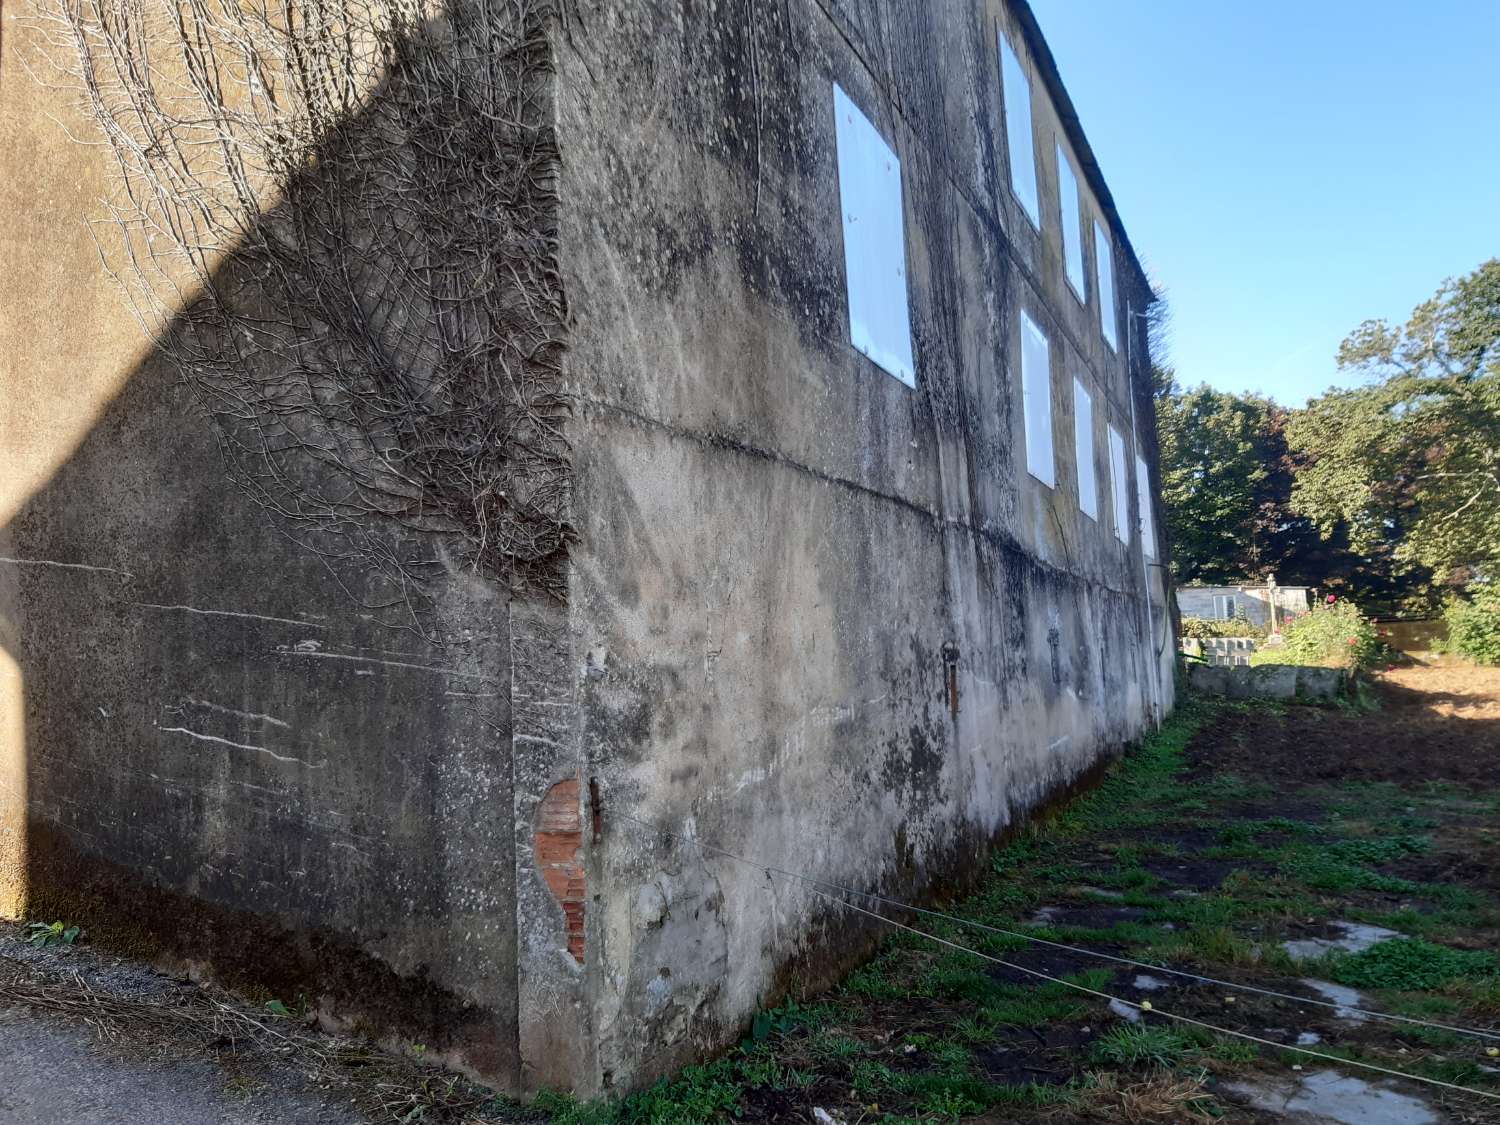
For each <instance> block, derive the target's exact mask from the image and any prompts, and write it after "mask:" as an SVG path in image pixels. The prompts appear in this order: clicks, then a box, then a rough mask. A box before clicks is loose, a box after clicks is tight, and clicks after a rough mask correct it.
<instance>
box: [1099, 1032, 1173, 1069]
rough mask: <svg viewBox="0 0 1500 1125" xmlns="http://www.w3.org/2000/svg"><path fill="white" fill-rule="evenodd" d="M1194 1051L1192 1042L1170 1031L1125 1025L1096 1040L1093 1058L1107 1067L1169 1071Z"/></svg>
mask: <svg viewBox="0 0 1500 1125" xmlns="http://www.w3.org/2000/svg"><path fill="white" fill-rule="evenodd" d="M1194 1050H1196V1047H1195V1044H1194V1043H1193V1041H1192V1040H1191V1039H1189V1038H1188V1037H1187V1036H1185V1035H1183V1034H1181V1033H1180V1032H1177V1031H1174V1030H1172V1029H1171V1028H1169V1027H1153V1026H1149V1025H1146V1024H1123V1025H1121V1026H1119V1027H1113V1028H1110V1030H1108V1031H1106V1032H1105V1033H1104V1034H1103V1035H1101V1036H1099V1038H1098V1039H1096V1040H1094V1046H1093V1048H1092V1050H1091V1051H1090V1057H1091V1058H1092V1059H1093V1060H1094V1061H1095V1062H1097V1063H1104V1064H1105V1065H1107V1066H1122V1067H1143V1066H1154V1067H1161V1068H1168V1067H1173V1066H1176V1065H1177V1064H1178V1063H1179V1062H1181V1061H1182V1060H1183V1059H1184V1058H1185V1057H1186V1056H1187V1055H1188V1054H1190V1053H1191V1052H1193V1051H1194Z"/></svg>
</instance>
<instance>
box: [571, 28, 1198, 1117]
mask: <svg viewBox="0 0 1500 1125" xmlns="http://www.w3.org/2000/svg"><path fill="white" fill-rule="evenodd" d="M576 14H577V19H576V21H575V22H574V24H573V26H572V32H571V35H570V36H569V37H568V38H567V39H566V40H565V41H563V42H561V43H560V45H559V48H558V52H557V54H558V62H559V68H560V69H559V90H558V119H559V144H560V147H561V149H562V153H563V169H564V173H563V180H562V184H561V190H560V197H561V200H562V231H563V246H564V250H563V261H564V269H565V275H566V284H567V289H568V293H569V300H570V306H571V309H572V312H573V317H574V332H573V337H572V341H571V347H570V353H569V371H570V376H571V380H572V383H573V385H574V390H575V393H576V395H577V405H576V418H575V423H574V425H573V427H572V434H573V438H574V444H575V448H576V450H577V454H576V459H575V471H576V481H575V487H576V497H577V505H576V506H577V512H578V519H579V542H578V543H577V545H576V547H575V549H574V551H573V555H572V558H573V576H572V580H571V601H570V607H569V617H570V629H571V634H572V644H573V646H574V650H573V656H574V659H575V660H576V662H577V664H578V666H579V667H580V669H581V689H580V707H581V714H580V717H579V728H578V736H579V738H580V739H581V744H582V746H583V748H584V750H585V752H586V753H587V755H588V759H589V766H588V768H589V771H590V774H591V775H592V776H593V777H595V778H596V779H597V781H598V783H599V785H600V789H601V796H602V804H603V813H602V826H603V827H602V833H601V837H600V841H599V842H598V843H597V844H596V845H594V846H593V847H592V848H591V849H590V854H589V861H588V862H589V874H588V878H589V883H590V902H591V904H592V903H593V902H595V901H597V902H598V903H599V905H598V908H597V910H595V909H594V908H593V906H592V905H591V907H590V909H591V913H590V915H589V920H588V923H587V927H586V931H587V932H586V947H587V953H586V962H585V974H586V978H587V979H586V983H585V988H586V989H587V990H588V992H589V993H590V994H591V996H592V998H593V999H592V1011H593V1020H594V1021H595V1022H594V1029H593V1035H594V1036H595V1038H596V1040H597V1043H598V1060H597V1065H598V1068H599V1069H598V1082H599V1084H600V1086H602V1087H609V1086H614V1087H617V1088H618V1087H627V1086H632V1085H636V1084H639V1083H641V1082H644V1081H646V1080H648V1079H649V1078H651V1077H652V1076H654V1075H655V1074H658V1073H660V1072H662V1071H665V1070H667V1069H669V1068H670V1067H672V1066H674V1065H676V1064H678V1063H681V1062H683V1061H686V1060H687V1059H689V1058H691V1057H694V1056H695V1055H697V1054H700V1053H701V1052H702V1051H703V1050H705V1049H707V1048H710V1047H713V1046H715V1045H718V1044H722V1043H724V1042H726V1041H728V1040H730V1039H731V1038H732V1037H733V1036H735V1035H737V1034H738V1033H739V1030H740V1029H741V1027H742V1026H743V1023H744V1021H745V1020H746V1019H747V1018H748V1017H749V1015H750V1014H751V1013H752V1012H753V1011H754V1010H755V1009H756V1008H757V1007H758V1006H760V1005H763V1004H766V1003H769V1002H772V1001H774V1000H775V999H776V998H777V997H778V996H779V995H780V994H781V993H782V992H783V990H784V989H785V987H786V984H787V981H788V979H789V976H790V975H791V974H792V973H793V972H794V971H795V972H797V973H799V974H801V977H802V980H803V981H804V982H816V981H817V980H819V979H826V977H827V975H828V974H829V973H830V972H831V971H833V970H834V969H836V968H838V967H839V966H841V965H844V964H847V963H848V961H849V959H850V958H852V957H855V956H857V955H858V954H859V952H860V950H861V949H863V948H865V944H864V943H865V942H866V941H867V940H868V938H869V937H870V936H871V931H870V930H869V929H868V928H867V927H864V926H862V925H861V924H860V923H859V920H858V919H857V918H856V919H850V918H849V917H848V916H846V915H845V914H841V913H840V911H839V910H838V909H837V908H835V907H834V906H833V905H831V904H830V903H829V902H828V901H827V900H826V899H823V898H820V897H819V896H818V895H816V894H815V893H813V892H811V891H810V890H809V888H808V887H807V886H806V885H803V884H798V883H796V882H791V881H788V880H786V879H783V878H774V879H773V878H768V876H767V874H766V873H765V872H764V871H763V870H760V869H757V868H755V867H751V866H747V865H745V864H742V863H738V862H736V861H735V860H732V859H728V858H725V857H724V856H723V855H722V854H720V852H719V851H717V850H715V851H705V850H703V848H701V847H699V846H698V845H697V844H695V843H694V842H693V841H694V840H701V841H703V842H704V844H707V845H710V846H711V847H712V848H714V849H723V850H726V851H729V852H732V853H735V854H736V855H739V856H744V857H753V858H754V859H756V860H757V861H759V862H760V863H763V864H767V865H771V866H775V867H780V868H786V869H791V870H795V871H798V872H804V873H806V874H808V875H811V876H813V877H816V878H822V879H829V880H833V881H836V882H839V883H842V884H849V885H854V886H857V887H861V888H870V889H875V888H880V889H884V890H887V891H890V892H892V893H896V894H902V895H907V894H910V895H921V894H924V893H927V892H928V891H930V890H931V889H933V888H934V887H937V886H940V885H944V884H946V883H948V882H949V881H950V880H953V879H960V880H961V879H962V878H963V877H964V873H965V871H966V870H971V868H966V864H968V862H969V861H970V860H971V859H973V858H974V857H976V856H978V855H979V854H981V850H982V849H983V848H984V847H985V846H986V844H987V843H988V842H989V841H991V840H992V839H993V838H995V836H996V835H997V834H999V833H1002V832H1003V831H1004V830H1005V829H1006V828H1007V827H1008V826H1010V825H1013V824H1015V823H1016V822H1017V821H1018V819H1019V818H1021V817H1022V816H1023V815H1024V814H1025V813H1026V811H1027V810H1029V809H1032V808H1034V807H1036V806H1037V805H1038V803H1039V802H1042V801H1043V800H1045V799H1046V797H1047V795H1048V794H1051V793H1054V792H1057V791H1058V790H1059V789H1060V787H1062V786H1065V785H1066V784H1067V783H1068V782H1069V781H1070V780H1072V779H1074V778H1077V777H1078V776H1080V774H1082V773H1083V772H1084V771H1086V770H1087V769H1088V768H1089V767H1090V766H1091V765H1093V764H1094V763H1096V762H1098V761H1099V759H1100V757H1101V756H1102V755H1104V754H1107V753H1109V752H1110V751H1112V750H1114V749H1116V748H1118V747H1120V746H1121V745H1122V744H1123V743H1125V742H1126V741H1127V740H1129V739H1131V738H1134V737H1135V736H1137V735H1139V734H1140V733H1141V732H1142V730H1143V729H1144V728H1145V727H1146V726H1147V724H1148V721H1149V716H1150V714H1151V712H1152V709H1153V706H1154V705H1155V704H1154V699H1155V692H1156V691H1157V690H1158V689H1157V686H1156V683H1155V681H1156V678H1157V676H1158V670H1159V675H1160V691H1161V693H1162V695H1161V697H1160V706H1161V707H1162V708H1166V707H1169V706H1170V704H1171V695H1170V693H1171V682H1172V677H1171V672H1170V669H1171V664H1172V660H1173V651H1174V645H1173V644H1172V643H1171V639H1170V628H1169V626H1168V625H1167V623H1166V619H1165V614H1164V612H1163V611H1164V606H1165V602H1164V598H1163V595H1162V591H1161V587H1160V579H1159V577H1156V576H1157V575H1159V574H1160V571H1159V569H1153V570H1152V572H1151V573H1152V575H1153V578H1152V589H1153V591H1154V596H1155V604H1154V606H1153V607H1152V609H1151V610H1150V612H1151V614H1152V615H1153V617H1154V623H1155V629H1156V635H1155V637H1154V638H1149V637H1148V634H1149V632H1150V626H1149V625H1148V620H1147V612H1148V611H1147V606H1146V604H1145V601H1144V599H1143V597H1142V590H1143V581H1144V578H1145V574H1146V571H1145V570H1144V568H1143V565H1142V560H1141V558H1140V555H1139V552H1138V548H1137V546H1136V544H1135V542H1133V543H1132V545H1131V546H1130V547H1128V548H1127V547H1126V546H1125V545H1123V544H1121V543H1120V542H1119V541H1118V540H1117V539H1116V538H1115V537H1114V535H1113V534H1112V532H1111V529H1110V523H1109V515H1108V513H1109V512H1110V510H1111V502H1110V493H1109V487H1110V485H1109V464H1108V454H1107V447H1106V442H1105V437H1104V434H1105V425H1106V424H1112V425H1114V426H1115V427H1116V428H1117V429H1118V430H1119V431H1120V432H1121V433H1122V434H1123V435H1125V437H1126V440H1127V443H1129V442H1130V436H1129V435H1130V433H1131V429H1132V421H1131V413H1132V404H1131V391H1130V385H1129V382H1128V375H1127V365H1126V356H1125V354H1124V347H1125V342H1124V335H1123V331H1124V325H1125V321H1124V319H1123V314H1122V321H1121V324H1122V336H1121V347H1122V353H1121V354H1118V355H1117V354H1115V353H1113V352H1111V351H1110V350H1109V349H1108V348H1107V347H1106V345H1105V344H1104V343H1103V341H1102V339H1101V336H1100V332H1099V328H1098V322H1097V311H1096V309H1095V308H1094V307H1093V306H1092V305H1090V306H1085V305H1082V304H1080V303H1079V302H1078V301H1077V300H1076V299H1075V298H1074V297H1073V296H1072V295H1071V294H1070V293H1069V292H1068V291H1067V290H1066V289H1065V287H1064V286H1065V283H1064V281H1063V273H1062V264H1061V248H1060V238H1059V212H1058V202H1057V190H1056V168H1055V158H1054V144H1053V139H1054V135H1055V134H1056V133H1057V132H1058V131H1059V121H1058V116H1057V112H1056V110H1055V107H1054V106H1053V105H1052V103H1051V102H1050V101H1049V98H1048V95H1047V93H1046V92H1045V89H1044V88H1043V85H1042V83H1041V81H1040V80H1038V81H1036V82H1035V83H1034V94H1033V104H1034V108H1035V118H1036V120H1035V134H1036V137H1037V150H1038V154H1039V159H1040V181H1041V184H1040V187H1041V198H1042V209H1043V222H1042V230H1041V232H1040V233H1038V232H1037V231H1035V230H1034V229H1032V228H1031V227H1030V226H1029V224H1028V222H1027V220H1026V219H1025V217H1024V216H1023V214H1022V212H1021V210H1020V207H1019V204H1017V202H1016V201H1015V199H1014V198H1013V197H1012V195H1011V193H1010V191H1009V188H1008V183H1009V181H1008V179H1007V175H1006V168H1005V164H1004V161H1005V155H1004V153H1005V147H1004V143H1003V133H1002V131H1001V121H1002V114H1001V106H1000V95H999V88H998V63H997V49H996V39H995V33H996V28H997V24H998V26H1003V27H1006V28H1007V29H1008V30H1010V31H1011V32H1012V33H1013V34H1015V29H1014V27H1013V25H1012V16H1011V13H1010V11H1009V10H1008V9H1007V8H1006V7H1005V6H1003V5H1001V4H999V3H992V4H982V3H972V2H970V0H944V2H941V3H932V4H911V5H885V4H860V3H827V4H824V3H820V2H818V0H793V2H792V3H790V4H787V5H763V6H759V7H756V6H751V7H747V8H746V9H745V10H744V12H743V13H740V12H738V11H736V12H735V13H734V15H733V17H732V18H728V17H726V15H725V14H724V13H723V12H716V11H714V10H713V9H712V8H711V7H710V6H708V5H697V4H675V3H666V2H662V3H637V4H632V5H629V6H621V5H617V4H607V3H603V2H602V0H601V2H598V3H581V4H579V5H577V6H576ZM1016 41H1017V42H1018V43H1019V44H1020V49H1021V50H1022V53H1023V55H1025V56H1026V57H1027V58H1028V59H1029V57H1030V56H1029V49H1028V47H1027V45H1026V43H1025V42H1024V41H1023V38H1022V36H1020V35H1019V34H1016ZM835 82H837V83H838V84H839V85H840V86H841V87H843V89H845V90H846V91H847V92H848V93H849V94H850V96H851V97H852V98H853V99H854V100H855V101H856V103H857V104H859V105H860V107H861V108H862V110H863V111H864V112H865V113H866V115H867V116H869V117H870V118H871V120H872V121H874V122H875V124H876V125H877V127H878V128H879V129H880V131H881V133H882V134H883V136H884V137H885V138H886V140H887V141H888V142H889V143H890V144H892V145H893V146H894V148H895V150H896V152H897V154H898V156H899V158H900V160H901V164H902V174H903V179H904V206H905V226H906V232H907V233H906V238H907V260H908V277H909V279H910V304H911V313H912V329H913V335H914V340H915V351H916V364H917V368H918V385H917V387H916V389H915V390H913V389H909V388H908V387H906V386H905V385H903V384H902V383H900V382H898V381H897V380H896V379H894V378H892V377H890V376H889V375H887V374H885V373H884V372H883V371H881V370H880V369H878V368H877V367H876V366H874V365H873V364H872V363H871V362H870V361H869V360H867V359H865V358H864V357H863V356H862V355H860V354H858V353H857V352H855V351H854V350H853V349H852V348H851V347H850V344H849V338H848V328H847V323H848V322H847V311H846V305H845V290H844V276H843V271H844V264H843V256H842V248H841V247H842V244H841V237H842V236H841V231H840V217H839V216H840V205H839V196H838V181H837V173H836V158H835V147H834V119H833V108H832V105H833V102H832V98H833V94H832V86H833V83H835ZM1083 194H1084V198H1085V206H1086V207H1087V208H1089V211H1090V213H1091V214H1097V213H1099V203H1098V200H1097V198H1096V197H1095V194H1094V192H1093V191H1092V190H1091V188H1090V186H1089V185H1088V184H1087V183H1085V184H1083ZM1115 243H1116V246H1117V247H1119V246H1121V245H1122V239H1121V238H1120V237H1119V235H1118V232H1117V234H1116V238H1115ZM1092 252H1093V250H1092V237H1091V235H1090V237H1089V239H1088V254H1089V270H1090V273H1092V270H1093V263H1092ZM1115 273H1116V277H1117V279H1118V281H1117V285H1118V287H1119V289H1120V290H1121V291H1122V294H1123V296H1124V297H1125V298H1127V299H1128V300H1129V301H1130V302H1131V303H1132V305H1133V307H1134V308H1135V309H1137V310H1139V309H1141V308H1143V306H1144V304H1145V302H1146V300H1147V299H1148V298H1147V294H1146V293H1145V292H1144V291H1143V287H1142V285H1141V283H1140V282H1139V280H1138V277H1137V275H1136V272H1135V270H1134V268H1133V267H1132V265H1131V263H1130V262H1129V261H1128V259H1127V258H1126V256H1125V254H1124V253H1123V252H1120V253H1117V261H1116V266H1115ZM1090 299H1091V300H1093V299H1095V298H1094V297H1093V296H1092V295H1091V297H1090ZM1023 309H1024V310H1026V311H1027V312H1028V313H1029V314H1030V315H1031V316H1032V317H1033V318H1034V319H1035V320H1037V321H1038V322H1039V323H1040V324H1041V325H1042V326H1043V327H1044V328H1045V330H1046V331H1047V333H1048V334H1049V336H1050V338H1051V341H1052V364H1053V370H1052V385H1053V417H1054V425H1055V441H1054V444H1055V447H1056V450H1057V453H1058V457H1057V474H1058V480H1057V487H1056V488H1054V489H1049V488H1046V487H1044V486H1042V485H1041V484H1039V483H1038V482H1037V481H1035V480H1033V479H1032V478H1030V477H1028V476H1027V475H1026V472H1025V469H1024V464H1025V461H1024V454H1023V452H1022V414H1021V408H1020V403H1021V394H1020V387H1019V378H1020V353H1019V339H1018V330H1017V320H1018V315H1019V313H1020V311H1021V310H1023ZM1130 323H1131V326H1132V327H1133V328H1135V329H1139V321H1135V320H1133V321H1131V322H1130ZM1138 346H1139V340H1137V341H1135V342H1133V343H1132V344H1131V347H1132V349H1136V348H1138ZM1137 354H1138V353H1137ZM1075 373H1076V374H1079V375H1080V376H1081V377H1083V378H1085V379H1086V380H1087V381H1088V382H1089V384H1090V386H1091V388H1092V390H1093V392H1094V397H1095V403H1096V406H1095V414H1096V434H1095V439H1096V440H1095V458H1096V465H1097V476H1098V478H1099V480H1100V482H1101V492H1102V496H1101V504H1100V511H1101V520H1100V521H1099V522H1095V521H1092V520H1089V519H1088V518H1086V517H1084V516H1083V515H1081V514H1080V512H1079V509H1078V504H1077V498H1076V483H1075V479H1074V467H1073V461H1072V449H1073V440H1072V432H1073V423H1072V416H1071V410H1072V382H1071V379H1072V376H1073V375H1074V374H1075ZM1143 386H1144V384H1143V382H1142V383H1140V384H1138V385H1137V399H1136V404H1135V407H1134V409H1135V412H1136V415H1137V416H1136V418H1135V428H1136V429H1138V430H1139V431H1140V432H1141V433H1142V434H1150V433H1151V432H1152V431H1153V424H1152V419H1151V417H1150V415H1149V413H1147V411H1149V396H1147V395H1145V394H1144V391H1143ZM1147 455H1148V456H1149V457H1150V458H1151V460H1152V461H1153V462H1154V452H1153V451H1152V450H1151V448H1150V447H1149V446H1148V448H1147ZM1130 460H1131V462H1132V469H1133V458H1131V459H1130ZM1126 487H1127V490H1128V491H1127V493H1126V495H1127V497H1129V500H1130V504H1131V512H1132V517H1131V518H1132V520H1133V519H1134V515H1133V513H1134V498H1135V491H1134V483H1133V481H1128V482H1126ZM1156 526H1157V527H1158V528H1161V527H1162V520H1161V519H1160V518H1158V519H1157V520H1156ZM1134 538H1135V537H1134V536H1132V540H1134ZM1153 639H1154V641H1155V642H1156V643H1155V644H1153V643H1152V641H1153ZM947 646H953V647H954V648H956V652H957V664H956V687H957V698H958V708H957V712H956V714H955V713H954V712H953V710H952V709H951V706H950V702H951V701H950V695H949V684H948V681H947V673H946V666H945V662H944V650H945V647H947ZM1153 663H1154V664H1155V667H1153ZM664 832H670V833H671V835H670V836H667V835H665V834H664Z"/></svg>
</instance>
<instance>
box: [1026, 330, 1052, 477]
mask: <svg viewBox="0 0 1500 1125" xmlns="http://www.w3.org/2000/svg"><path fill="white" fill-rule="evenodd" d="M1021 400H1022V405H1023V407H1024V414H1025V424H1026V471H1027V472H1028V473H1030V474H1031V475H1032V476H1034V477H1036V479H1037V480H1039V481H1041V482H1042V483H1043V484H1045V485H1046V486H1047V487H1048V488H1051V487H1052V485H1053V483H1054V482H1055V481H1056V479H1057V477H1056V469H1055V468H1054V466H1053V462H1052V367H1051V359H1050V356H1049V351H1048V347H1047V337H1046V334H1045V333H1043V332H1042V330H1041V329H1040V328H1038V327H1037V326H1036V324H1035V323H1034V322H1033V321H1032V319H1031V317H1029V316H1027V315H1026V314H1025V313H1022V314H1021Z"/></svg>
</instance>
